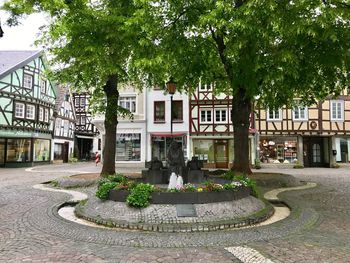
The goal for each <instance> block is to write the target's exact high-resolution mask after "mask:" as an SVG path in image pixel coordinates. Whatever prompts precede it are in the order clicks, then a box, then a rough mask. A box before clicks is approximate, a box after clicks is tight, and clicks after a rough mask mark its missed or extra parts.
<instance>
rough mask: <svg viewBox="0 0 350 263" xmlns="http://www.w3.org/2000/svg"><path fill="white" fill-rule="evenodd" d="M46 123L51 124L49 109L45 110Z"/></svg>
mask: <svg viewBox="0 0 350 263" xmlns="http://www.w3.org/2000/svg"><path fill="white" fill-rule="evenodd" d="M44 122H49V109H45V114H44Z"/></svg>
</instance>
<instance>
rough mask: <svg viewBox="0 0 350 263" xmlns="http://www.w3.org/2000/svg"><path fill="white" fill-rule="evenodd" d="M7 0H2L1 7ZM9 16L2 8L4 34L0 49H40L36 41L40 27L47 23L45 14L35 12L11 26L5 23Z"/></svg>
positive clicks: (1, 18)
mask: <svg viewBox="0 0 350 263" xmlns="http://www.w3.org/2000/svg"><path fill="white" fill-rule="evenodd" d="M4 2H5V0H0V7H1V6H2V5H3V3H4ZM8 17H9V15H8V13H7V12H4V11H2V10H0V21H1V27H2V30H3V31H4V36H3V37H2V38H0V50H38V49H40V48H38V47H35V46H34V41H35V40H36V39H37V38H38V33H39V27H40V26H42V25H43V24H45V19H44V16H43V15H40V14H33V15H30V16H28V17H27V18H26V19H22V20H21V25H18V26H15V27H9V26H7V25H6V24H5V22H6V20H7V18H8Z"/></svg>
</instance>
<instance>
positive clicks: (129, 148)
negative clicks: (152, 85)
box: [93, 85, 147, 166]
mask: <svg viewBox="0 0 350 263" xmlns="http://www.w3.org/2000/svg"><path fill="white" fill-rule="evenodd" d="M145 99H146V93H144V92H142V91H139V90H137V89H136V88H135V87H132V86H130V85H122V86H121V87H120V89H119V100H118V103H119V106H120V107H123V108H124V109H127V110H129V111H130V113H132V115H133V118H129V117H124V118H123V117H118V126H117V134H116V140H117V142H116V144H117V145H116V163H123V164H130V165H139V166H143V164H144V162H145V161H146V154H147V150H146V145H147V144H146V140H147V131H146V115H145V107H146V100H145ZM93 122H94V124H95V125H96V127H97V128H98V130H99V131H100V133H101V139H102V149H103V144H104V136H105V128H104V116H102V115H97V116H94V119H93ZM102 158H103V155H102Z"/></svg>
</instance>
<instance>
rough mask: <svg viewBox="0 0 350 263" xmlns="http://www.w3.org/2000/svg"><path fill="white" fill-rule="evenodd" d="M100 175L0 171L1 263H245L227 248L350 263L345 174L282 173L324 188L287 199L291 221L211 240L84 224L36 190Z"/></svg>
mask: <svg viewBox="0 0 350 263" xmlns="http://www.w3.org/2000/svg"><path fill="white" fill-rule="evenodd" d="M98 168H99V169H100V167H98ZM98 168H95V166H94V165H93V164H92V163H91V164H90V163H86V164H76V165H71V166H69V165H62V166H59V165H51V166H45V167H36V168H34V169H32V170H31V171H28V172H25V171H24V169H0V262H240V260H239V259H237V258H236V257H235V256H234V255H232V254H231V253H229V252H228V251H226V250H225V249H224V248H225V247H234V246H244V247H248V248H252V249H254V250H255V251H258V252H259V253H260V254H262V255H263V256H264V257H265V258H266V259H269V260H271V261H273V262H350V256H349V255H350V245H349V244H350V219H349V209H348V207H349V205H350V188H349V187H348V185H349V183H350V173H349V170H348V169H346V168H341V169H301V170H283V172H286V173H297V174H296V175H295V176H296V177H297V178H299V179H302V180H306V181H315V182H316V183H318V184H319V185H320V186H319V187H317V188H315V189H309V190H303V191H293V192H285V193H282V194H281V198H283V199H284V200H286V201H287V202H288V204H290V205H291V206H292V208H293V211H292V214H291V216H290V217H289V218H287V219H285V220H283V221H281V222H277V223H275V224H272V225H269V226H263V227H259V228H251V229H240V230H227V231H215V232H207V233H205V232H204V233H190V234H188V233H171V234H169V233H153V232H141V233H140V232H138V231H126V230H109V229H100V228H92V227H88V226H83V225H78V224H75V223H73V222H70V221H67V220H65V219H62V218H61V217H59V216H58V214H57V212H55V211H56V209H57V207H58V206H59V205H60V204H62V203H63V202H66V201H67V200H69V199H70V198H71V196H69V195H67V194H64V193H56V192H46V191H42V190H39V189H34V188H33V187H32V186H33V185H35V184H38V183H40V182H44V181H49V180H53V179H55V178H58V177H60V178H62V177H64V176H67V175H69V174H74V173H77V172H81V171H85V172H94V171H96V170H94V169H98ZM127 169H128V171H130V169H131V168H127ZM266 171H267V170H266ZM274 171H276V170H274ZM255 262H258V261H255Z"/></svg>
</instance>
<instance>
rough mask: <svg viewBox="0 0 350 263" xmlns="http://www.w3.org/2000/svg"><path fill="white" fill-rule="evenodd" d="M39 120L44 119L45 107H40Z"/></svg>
mask: <svg viewBox="0 0 350 263" xmlns="http://www.w3.org/2000/svg"><path fill="white" fill-rule="evenodd" d="M39 121H44V108H43V107H39Z"/></svg>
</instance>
